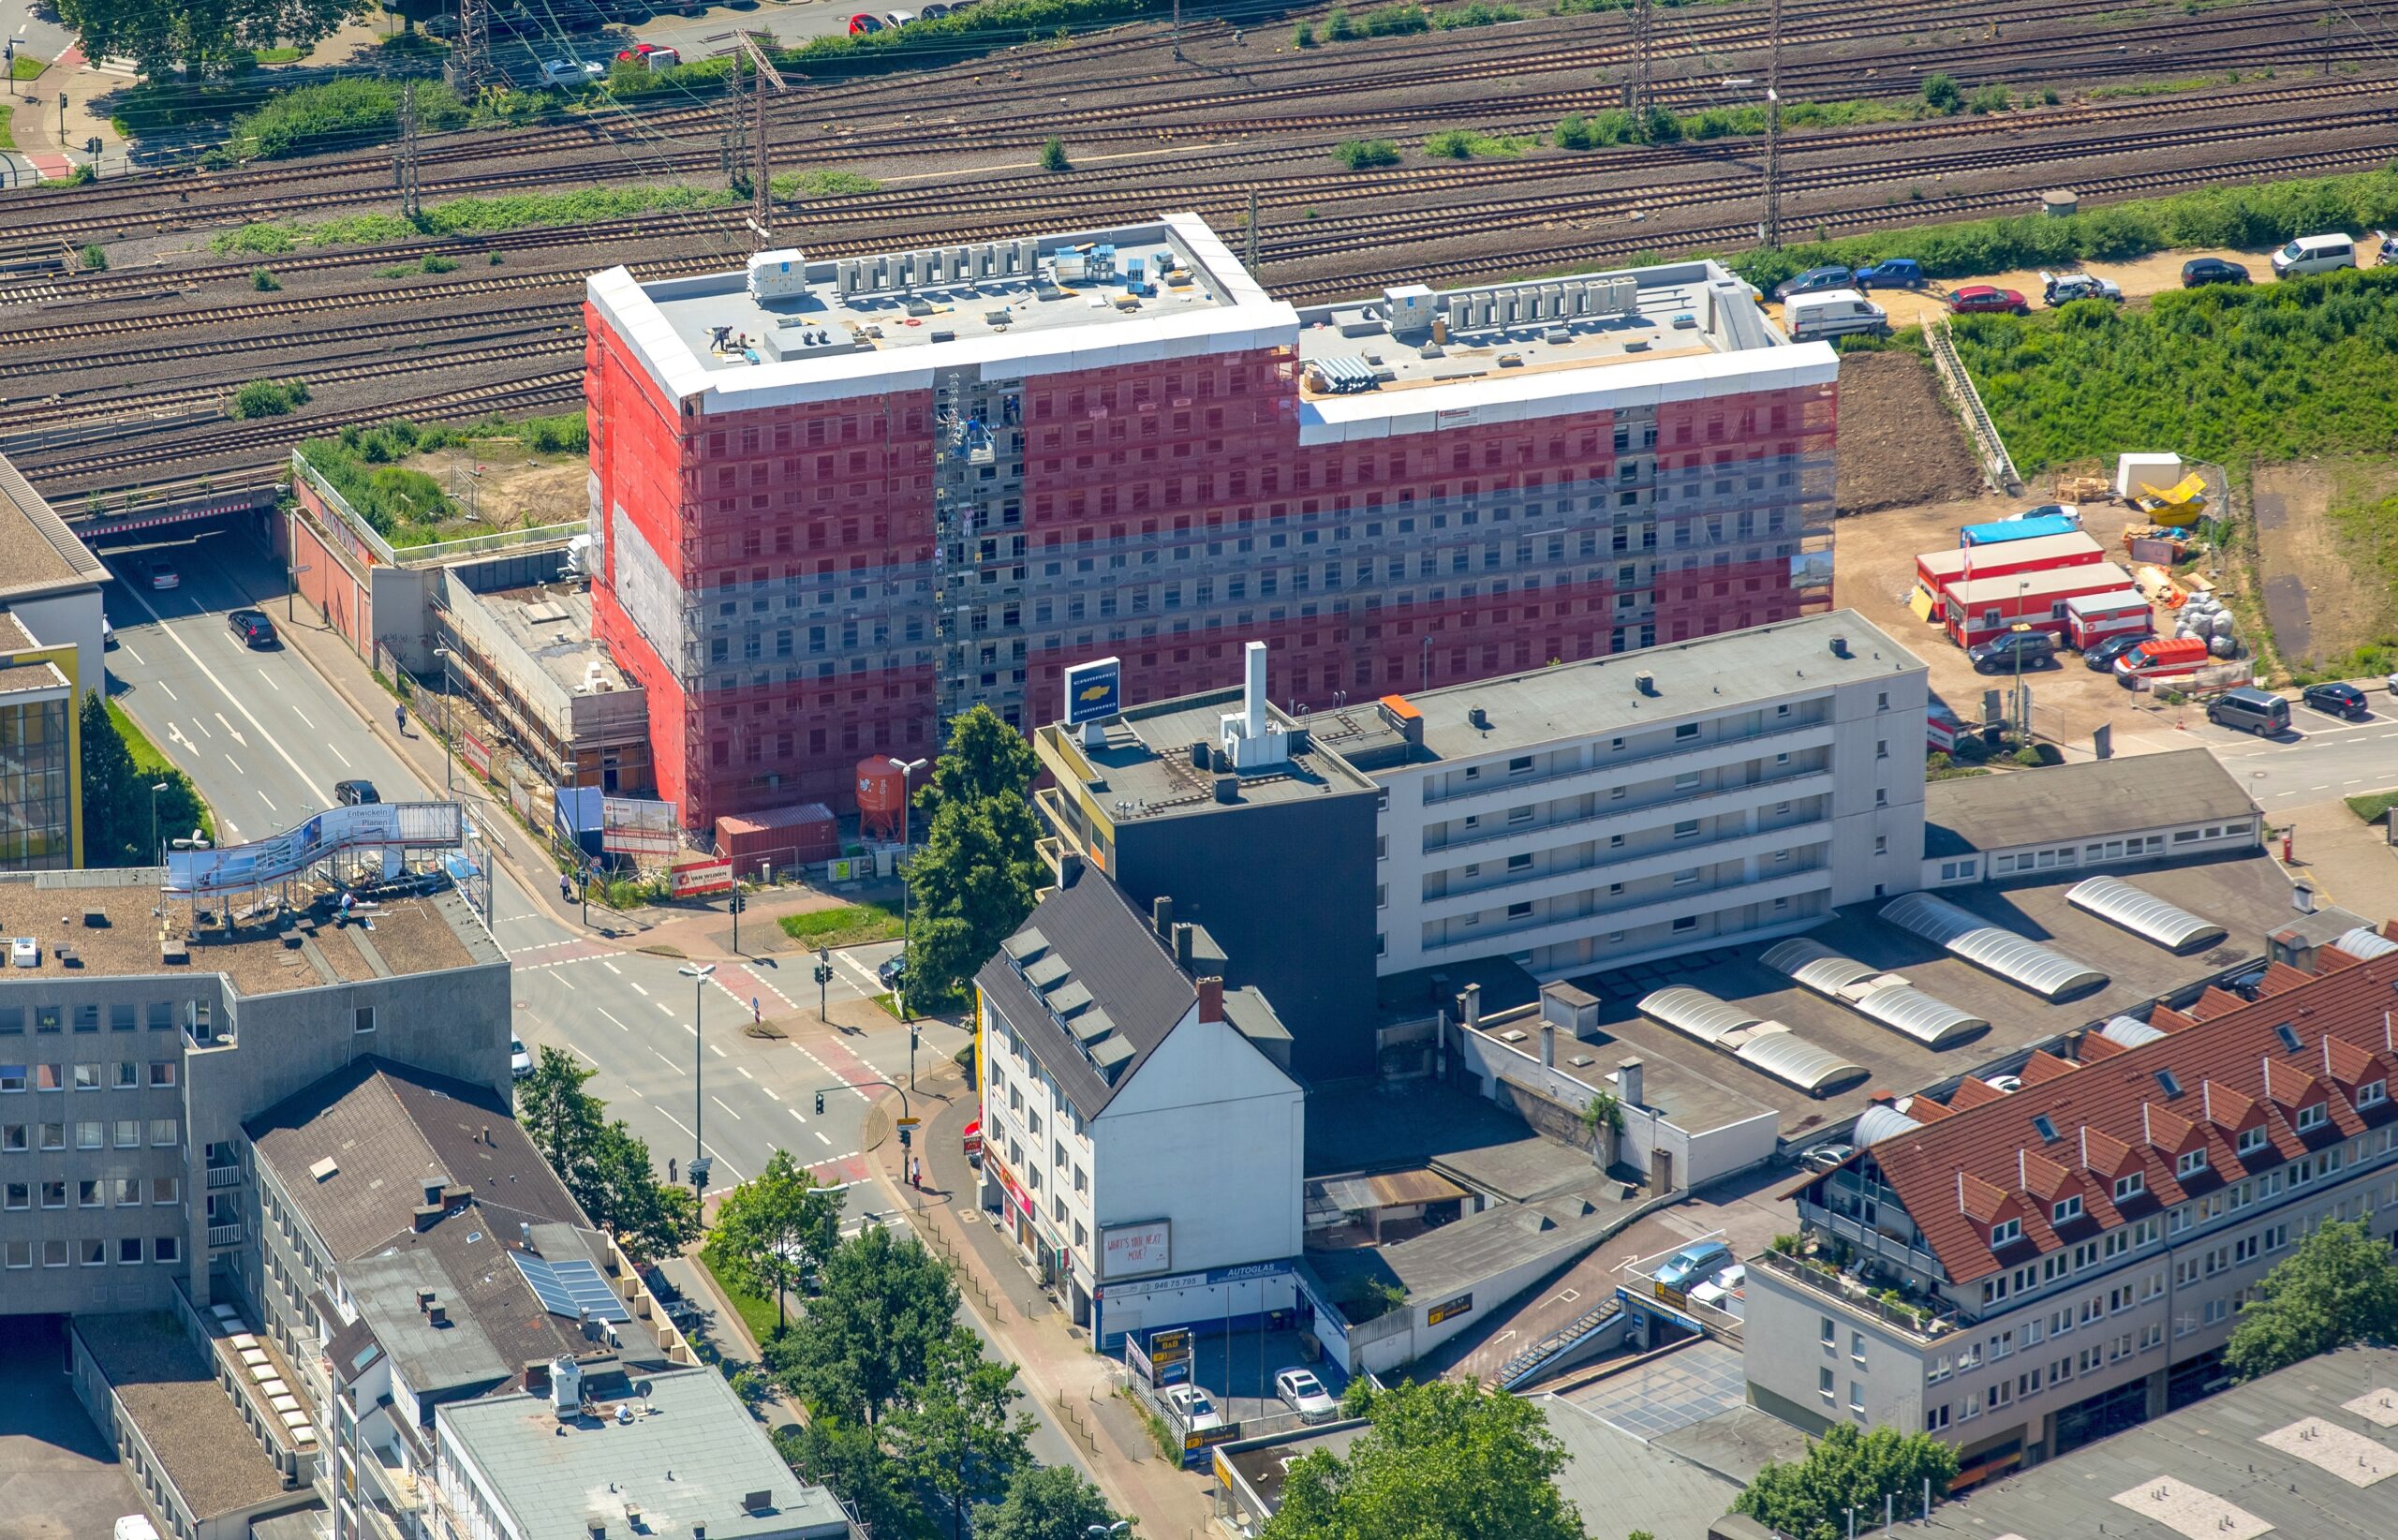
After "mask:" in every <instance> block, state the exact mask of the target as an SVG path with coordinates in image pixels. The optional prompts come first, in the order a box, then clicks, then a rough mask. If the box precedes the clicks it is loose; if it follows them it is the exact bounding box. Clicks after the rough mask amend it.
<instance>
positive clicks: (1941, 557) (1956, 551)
mask: <svg viewBox="0 0 2398 1540" xmlns="http://www.w3.org/2000/svg"><path fill="white" fill-rule="evenodd" d="M2106 559H2107V548H2106V547H2105V546H2103V545H2100V544H2099V543H2098V542H2097V541H2096V540H2093V539H2091V538H2090V537H2089V536H2088V535H2085V534H2083V533H2082V532H2081V531H2080V530H2078V529H2069V530H2065V531H2063V532H2061V533H2058V534H2054V535H2045V536H2042V537H2040V538H2038V539H2036V540H2011V541H2008V542H2007V543H2006V544H2004V545H1975V546H1957V547H1955V548H1953V549H1950V550H1947V551H1926V552H1925V553H1923V555H1919V556H1917V557H1916V558H1915V580H1916V582H1917V583H1918V584H1920V585H1922V587H1923V591H1924V592H1925V593H1927V594H1931V595H1932V596H1933V597H1934V598H1937V597H1938V596H1939V594H1940V592H1941V591H1942V590H1943V589H1945V588H1947V586H1948V585H1950V584H1952V583H1961V582H1962V581H1964V580H1965V579H1966V578H1967V577H1969V576H1970V577H1972V578H1974V579H1976V580H1979V579H1982V578H1994V577H2009V576H2012V575H2013V574H2015V573H2017V572H2045V571H2048V570H2050V569H2053V568H2058V567H2094V566H2096V565H2097V564H2098V563H2099V562H2102V561H2105V560H2106Z"/></svg>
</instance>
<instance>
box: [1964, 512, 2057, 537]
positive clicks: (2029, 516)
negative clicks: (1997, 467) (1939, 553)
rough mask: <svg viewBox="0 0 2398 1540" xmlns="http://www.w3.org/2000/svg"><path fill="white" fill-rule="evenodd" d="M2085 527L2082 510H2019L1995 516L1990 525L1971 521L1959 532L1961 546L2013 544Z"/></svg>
mask: <svg viewBox="0 0 2398 1540" xmlns="http://www.w3.org/2000/svg"><path fill="white" fill-rule="evenodd" d="M2080 527H2081V514H2080V511H2074V512H2070V513H2019V514H2017V515H2016V516H2015V517H2013V518H2011V519H1993V520H1991V522H1990V523H1988V524H1969V525H1966V526H1964V527H1963V528H1961V529H1960V530H1958V531H1957V543H1958V544H1959V545H2012V544H2015V543H2018V542H2020V541H2023V540H2046V539H2048V538H2049V537H2050V536H2051V535H2063V534H2068V533H2070V532H2072V531H2074V530H2077V529H2080Z"/></svg>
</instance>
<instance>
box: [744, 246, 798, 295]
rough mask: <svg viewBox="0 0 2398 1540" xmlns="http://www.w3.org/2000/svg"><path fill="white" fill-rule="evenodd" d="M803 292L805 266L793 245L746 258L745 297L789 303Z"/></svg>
mask: <svg viewBox="0 0 2398 1540" xmlns="http://www.w3.org/2000/svg"><path fill="white" fill-rule="evenodd" d="M805 293H807V261H806V259H804V258H802V257H801V255H800V252H799V248H798V247H797V246H785V247H783V248H782V249H780V250H778V251H762V252H759V253H758V254H756V255H755V256H753V257H751V258H750V259H749V297H750V298H751V299H753V300H790V299H796V298H798V297H799V296H800V295H802V294H805Z"/></svg>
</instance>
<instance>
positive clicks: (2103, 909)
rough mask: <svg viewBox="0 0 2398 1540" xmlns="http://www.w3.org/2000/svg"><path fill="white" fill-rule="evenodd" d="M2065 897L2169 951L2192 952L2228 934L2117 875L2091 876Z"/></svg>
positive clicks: (2067, 892) (2076, 885) (2072, 902)
mask: <svg viewBox="0 0 2398 1540" xmlns="http://www.w3.org/2000/svg"><path fill="white" fill-rule="evenodd" d="M2065 902H2066V903H2068V904H2071V905H2073V906H2074V907H2075V908H2076V909H2085V910H2088V911H2090V912H2091V913H2093V914H2095V915H2097V916H2098V917H2099V918H2100V919H2102V920H2107V921H2110V922H2112V923H2113V924H2115V925H2121V926H2123V927H2124V929H2125V930H2128V931H2130V932H2131V933H2132V934H2133V935H2135V936H2140V937H2145V938H2146V939H2147V940H2152V941H2154V942H2155V943H2156V944H2157V945H2159V946H2161V947H2163V948H2165V950H2167V951H2168V952H2177V953H2178V952H2195V951H2197V950H2198V949H2199V948H2200V947H2205V946H2213V945H2214V944H2215V943H2216V942H2217V941H2220V940H2223V939H2224V937H2226V936H2227V935H2228V934H2230V933H2229V932H2228V931H2227V930H2226V929H2225V928H2224V927H2223V926H2221V925H2216V924H2215V923H2213V921H2211V920H2201V919H2199V918H2198V916H2197V915H2195V914H2193V913H2191V912H2190V911H2188V910H2186V909H2183V908H2181V907H2180V906H2179V905H2176V904H2169V903H2167V902H2166V901H2165V900H2164V899H2162V898H2159V897H2157V896H2155V895H2154V894H2152V893H2146V892H2143V891H2142V890H2140V889H2139V888H2136V887H2134V886H2132V885H2131V884H2130V883H2129V882H2126V881H2124V880H2123V879H2122V878H2120V877H2093V878H2091V879H2089V880H2088V881H2081V882H2076V883H2075V884H2074V885H2073V886H2072V887H2070V888H2068V889H2066V890H2065Z"/></svg>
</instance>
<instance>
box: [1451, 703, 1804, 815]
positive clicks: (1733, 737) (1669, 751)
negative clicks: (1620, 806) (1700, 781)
mask: <svg viewBox="0 0 2398 1540" xmlns="http://www.w3.org/2000/svg"><path fill="white" fill-rule="evenodd" d="M1830 725H1831V723H1829V722H1828V721H1821V720H1816V721H1792V722H1784V721H1781V720H1776V721H1775V722H1773V723H1772V724H1771V725H1769V726H1765V727H1760V728H1758V729H1757V730H1756V731H1755V732H1754V733H1724V734H1721V735H1719V736H1716V737H1712V738H1708V739H1706V740H1704V741H1701V742H1695V743H1686V742H1680V741H1677V742H1676V743H1675V744H1674V745H1673V747H1671V748H1665V749H1662V750H1659V751H1658V752H1656V753H1651V754H1636V755H1629V756H1625V757H1623V758H1620V759H1617V758H1610V759H1606V760H1604V761H1603V760H1600V759H1598V758H1597V757H1596V756H1595V755H1594V756H1593V757H1592V759H1591V763H1588V764H1577V765H1575V766H1574V767H1573V768H1571V769H1567V770H1547V771H1543V772H1542V773H1541V774H1539V775H1536V776H1509V775H1503V774H1502V775H1499V776H1495V777H1490V778H1488V779H1484V778H1483V777H1475V778H1474V779H1473V780H1463V779H1460V780H1459V781H1458V784H1456V785H1455V786H1452V787H1450V788H1449V789H1448V790H1447V791H1444V792H1435V791H1434V790H1433V789H1432V788H1431V787H1430V786H1429V785H1427V786H1426V787H1425V789H1424V806H1426V807H1439V806H1440V805H1442V804H1443V803H1446V802H1458V801H1462V800H1463V799H1464V798H1467V797H1478V796H1483V795H1486V794H1496V793H1501V792H1514V791H1518V790H1521V789H1522V788H1524V787H1527V786H1540V785H1544V784H1547V783H1548V782H1551V781H1560V780H1572V779H1574V778H1575V777H1577V776H1596V775H1611V774H1616V773H1619V772H1623V771H1631V770H1643V769H1646V768H1648V767H1649V766H1650V765H1652V764H1668V763H1672V762H1673V761H1675V760H1680V759H1688V758H1689V757H1690V756H1692V755H1694V754H1704V753H1706V752H1707V751H1709V750H1710V749H1714V748H1732V747H1735V746H1737V745H1742V744H1752V743H1762V742H1765V741H1767V740H1769V739H1773V738H1786V737H1789V736H1790V735H1791V734H1792V733H1809V732H1813V731H1816V730H1818V729H1822V728H1828V727H1829V726H1830Z"/></svg>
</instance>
